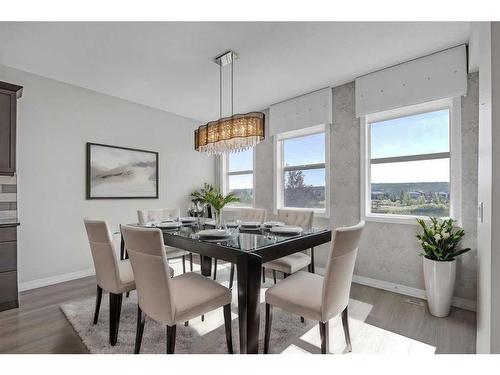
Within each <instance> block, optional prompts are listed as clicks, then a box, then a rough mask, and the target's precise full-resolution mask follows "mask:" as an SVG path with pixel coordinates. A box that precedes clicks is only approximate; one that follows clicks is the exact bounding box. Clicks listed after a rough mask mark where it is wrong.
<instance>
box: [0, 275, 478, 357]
mask: <svg viewBox="0 0 500 375" xmlns="http://www.w3.org/2000/svg"><path fill="white" fill-rule="evenodd" d="M94 295H95V278H94V277H86V278H83V279H79V280H74V281H69V282H66V283H61V284H57V285H52V286H48V287H44V288H39V289H34V290H30V291H26V292H23V293H21V296H20V298H21V299H20V305H21V307H20V308H19V309H14V310H9V311H4V312H0V353H88V351H87V349H86V348H85V346H84V345H83V343H82V342H81V340H80V338H79V337H78V335H77V334H76V333H75V331H74V330H73V328H72V327H71V325H70V324H69V323H68V321H67V320H66V318H65V317H64V315H63V313H62V312H61V310H60V309H59V305H60V304H61V303H64V302H66V301H70V300H74V299H81V298H85V297H89V296H94ZM351 297H352V298H354V299H356V300H359V301H362V302H365V303H368V304H370V305H372V306H373V307H372V309H371V311H370V314H369V315H368V318H367V319H366V323H368V324H371V325H373V326H376V327H379V328H382V329H385V330H388V331H391V332H394V333H397V334H400V335H403V336H406V337H409V338H412V339H415V340H418V341H421V342H424V343H426V344H429V345H432V346H435V347H436V352H437V353H474V352H475V350H476V345H475V342H476V314H475V313H473V312H470V311H465V310H460V309H452V312H451V314H450V316H449V317H447V318H435V317H432V316H431V315H430V314H429V313H428V311H427V308H426V306H425V303H424V301H421V300H418V299H415V298H408V297H406V296H402V295H399V294H396V293H391V292H386V291H383V290H380V289H375V288H371V287H367V286H363V285H358V284H353V286H352V289H351ZM409 300H410V301H413V302H416V304H415V303H410V302H409ZM103 303H104V302H103Z"/></svg>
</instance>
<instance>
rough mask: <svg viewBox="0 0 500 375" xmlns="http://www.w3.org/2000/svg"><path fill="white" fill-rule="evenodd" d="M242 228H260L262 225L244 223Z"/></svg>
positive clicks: (250, 222)
mask: <svg viewBox="0 0 500 375" xmlns="http://www.w3.org/2000/svg"><path fill="white" fill-rule="evenodd" d="M240 226H241V227H243V228H258V227H260V223H259V222H258V221H242V222H241V223H240Z"/></svg>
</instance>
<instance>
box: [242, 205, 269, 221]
mask: <svg viewBox="0 0 500 375" xmlns="http://www.w3.org/2000/svg"><path fill="white" fill-rule="evenodd" d="M266 216H267V210H266V209H265V208H242V209H241V210H240V220H241V221H258V222H259V223H263V222H264V221H266Z"/></svg>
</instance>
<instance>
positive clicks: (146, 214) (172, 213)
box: [137, 208, 193, 273]
mask: <svg viewBox="0 0 500 375" xmlns="http://www.w3.org/2000/svg"><path fill="white" fill-rule="evenodd" d="M180 215H181V210H180V209H179V208H159V209H151V210H146V209H144V210H137V218H138V220H139V224H141V225H145V224H147V223H150V222H155V223H159V222H161V221H166V220H177V219H178V218H179V217H180ZM166 250H167V257H168V259H175V258H182V272H184V273H185V272H186V255H189V268H190V270H191V271H193V254H192V253H190V252H188V251H185V250H182V249H177V248H175V247H170V246H167V247H166Z"/></svg>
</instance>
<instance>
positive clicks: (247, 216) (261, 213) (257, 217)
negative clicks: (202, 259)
mask: <svg viewBox="0 0 500 375" xmlns="http://www.w3.org/2000/svg"><path fill="white" fill-rule="evenodd" d="M239 217H240V220H241V221H257V222H259V223H261V224H262V223H263V222H264V221H266V217H267V210H266V209H265V208H241V209H240V215H239ZM234 269H235V264H234V263H231V272H230V275H229V288H230V289H231V288H232V287H233V281H234ZM216 279H217V259H216V258H214V280H216ZM262 282H266V279H265V275H264V268H262Z"/></svg>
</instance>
